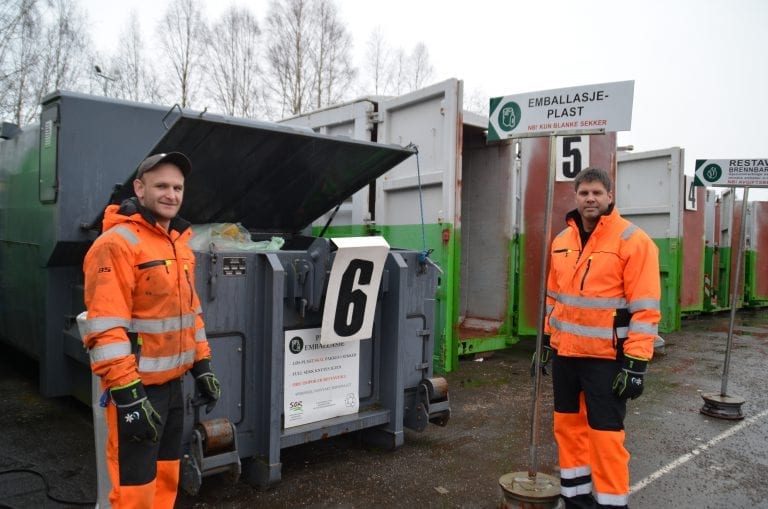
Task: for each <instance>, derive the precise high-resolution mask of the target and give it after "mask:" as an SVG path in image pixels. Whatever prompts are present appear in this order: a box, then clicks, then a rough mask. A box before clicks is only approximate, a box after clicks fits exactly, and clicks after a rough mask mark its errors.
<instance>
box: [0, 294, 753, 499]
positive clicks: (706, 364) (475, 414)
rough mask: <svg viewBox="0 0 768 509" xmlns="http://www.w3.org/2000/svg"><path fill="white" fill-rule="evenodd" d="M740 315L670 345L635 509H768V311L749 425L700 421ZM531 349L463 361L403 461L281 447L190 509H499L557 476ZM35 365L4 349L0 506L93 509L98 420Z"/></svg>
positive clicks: (735, 352) (740, 381) (746, 350)
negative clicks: (511, 481) (518, 481)
mask: <svg viewBox="0 0 768 509" xmlns="http://www.w3.org/2000/svg"><path fill="white" fill-rule="evenodd" d="M729 318H730V316H729V314H728V313H722V314H717V315H708V316H701V317H694V318H689V319H686V320H684V321H683V329H682V330H681V331H678V332H675V333H672V334H667V335H665V340H666V344H665V346H664V348H663V351H660V352H658V353H657V355H656V357H655V358H654V360H653V362H652V363H651V366H650V372H649V375H648V376H647V378H646V390H645V393H644V394H643V396H642V397H641V398H639V399H637V400H635V401H631V402H630V403H629V407H628V416H627V420H626V428H627V447H628V449H629V450H630V452H631V454H632V459H631V461H630V470H631V484H632V494H631V496H630V507H632V508H633V509H659V508H676V509H677V508H691V509H702V508H711V509H720V508H768V481H766V480H768V440H766V437H767V436H768V390H766V386H767V384H766V372H767V371H768V310H765V309H762V310H755V311H743V310H741V311H739V312H738V313H737V314H736V323H735V327H734V334H733V336H732V345H731V349H730V361H729V365H728V366H729V369H728V380H727V385H726V394H727V395H728V396H730V397H736V398H742V399H743V400H744V404H743V405H742V406H741V411H742V414H743V419H740V420H731V419H722V418H713V417H710V416H707V415H704V414H702V413H700V409H701V408H702V406H703V404H704V400H703V399H702V394H706V393H712V394H714V395H718V394H720V393H721V389H722V382H723V377H722V374H723V368H724V362H725V352H726V343H727V336H728V324H729ZM532 349H533V346H532V344H531V342H530V341H524V342H522V343H521V344H518V345H515V346H514V347H512V348H509V349H507V350H503V351H497V352H493V353H492V354H487V355H485V356H478V357H467V358H463V359H462V360H461V361H460V363H459V367H458V369H457V370H456V371H455V372H453V373H450V374H448V375H447V376H446V378H447V379H448V382H449V396H450V399H451V409H452V416H451V420H450V421H449V423H448V425H447V426H445V427H437V426H433V425H431V426H430V427H429V428H427V430H425V431H424V432H422V433H416V432H411V431H407V432H406V436H405V445H404V446H403V447H401V448H399V449H397V450H395V451H388V450H380V449H377V448H372V447H368V446H366V445H365V441H364V440H363V437H362V436H360V435H359V434H358V433H352V434H348V435H344V436H341V437H336V438H333V439H328V440H322V441H318V442H313V443H309V444H304V445H300V446H296V447H291V448H288V449H284V450H283V451H282V458H281V459H282V462H283V465H282V481H281V482H280V483H278V484H277V485H275V486H273V487H271V488H270V489H268V490H259V489H256V488H254V487H251V486H249V485H247V484H246V483H243V482H237V483H234V484H233V483H232V482H231V481H230V480H228V479H225V478H223V477H221V476H212V477H208V478H206V479H205V480H204V483H203V487H202V489H201V491H200V493H199V494H198V495H197V496H190V495H187V494H183V493H182V494H180V496H179V498H178V501H177V507H179V508H210V507H227V508H250V507H275V508H281V507H286V508H287V507H307V508H363V507H366V508H367V507H393V508H394V507H434V508H495V507H498V505H499V502H500V501H501V500H502V493H501V489H500V487H499V482H498V481H499V478H500V477H501V476H502V475H504V474H506V473H509V472H517V471H527V470H529V469H530V467H531V460H532V458H533V459H534V460H535V461H536V463H537V471H538V472H541V473H546V474H550V475H555V476H556V475H557V468H556V455H557V448H556V446H555V444H554V440H553V437H552V418H551V411H552V397H551V380H550V378H549V377H545V378H544V379H543V381H542V390H541V392H540V394H539V405H538V407H539V413H538V418H537V419H536V422H537V429H538V434H537V437H536V440H535V443H536V445H537V446H536V447H535V448H534V449H533V450H532V448H531V445H532V440H531V428H532V426H531V424H532V419H531V415H532V414H531V412H532V408H533V405H532V396H533V393H534V391H533V383H532V381H531V378H530V374H529V361H530V355H531V352H532ZM36 387H37V365H36V363H34V362H32V361H30V360H29V359H27V358H25V357H23V356H21V355H18V354H16V353H14V352H12V351H8V350H6V349H4V348H0V433H2V439H1V441H0V444H1V446H0V508H5V507H13V508H60V507H89V506H90V507H93V503H94V502H95V500H96V461H95V452H94V445H93V425H92V422H91V414H90V408H89V407H87V406H85V405H83V404H82V403H80V402H78V401H76V400H74V399H71V398H53V399H46V398H42V397H40V396H39V395H38V393H37V388H36Z"/></svg>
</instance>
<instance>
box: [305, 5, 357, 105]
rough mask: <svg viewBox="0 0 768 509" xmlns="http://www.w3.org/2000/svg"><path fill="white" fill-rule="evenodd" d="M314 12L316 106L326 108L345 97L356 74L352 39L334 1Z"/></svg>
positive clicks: (315, 7) (313, 58) (313, 46)
mask: <svg viewBox="0 0 768 509" xmlns="http://www.w3.org/2000/svg"><path fill="white" fill-rule="evenodd" d="M314 11H315V15H314V16H313V17H312V19H314V20H315V24H314V26H313V27H312V28H313V29H314V32H315V34H316V35H315V37H314V39H313V40H314V42H315V44H314V45H312V48H311V56H312V63H313V71H314V74H315V76H314V82H315V86H314V90H315V92H314V103H315V106H316V107H317V108H322V107H323V106H327V105H329V104H333V103H336V102H338V101H339V100H341V99H342V98H343V97H344V94H345V93H346V91H347V90H348V89H349V86H350V85H351V83H352V81H353V80H354V78H355V74H356V73H355V70H354V68H353V67H352V64H351V60H350V56H349V51H350V48H351V47H352V39H351V37H350V36H349V33H348V32H347V31H346V29H345V28H344V26H343V25H342V24H341V22H340V21H339V16H338V9H337V8H336V5H335V4H334V3H333V1H332V0H316V4H315V6H314Z"/></svg>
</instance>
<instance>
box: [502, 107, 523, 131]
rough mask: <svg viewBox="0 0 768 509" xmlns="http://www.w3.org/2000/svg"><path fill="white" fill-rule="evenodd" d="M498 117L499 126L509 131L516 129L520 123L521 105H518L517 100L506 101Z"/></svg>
mask: <svg viewBox="0 0 768 509" xmlns="http://www.w3.org/2000/svg"><path fill="white" fill-rule="evenodd" d="M498 112H499V114H498V117H497V119H496V121H497V122H498V126H499V127H500V128H501V129H502V130H504V131H507V132H510V131H514V130H515V127H517V126H518V124H520V120H521V118H520V117H521V116H522V115H521V111H520V105H518V104H517V103H516V102H515V101H509V102H507V103H505V104H504V105H503V106H502V107H501V108H499V109H498Z"/></svg>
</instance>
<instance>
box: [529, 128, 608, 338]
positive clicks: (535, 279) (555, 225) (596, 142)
mask: <svg viewBox="0 0 768 509" xmlns="http://www.w3.org/2000/svg"><path fill="white" fill-rule="evenodd" d="M589 139H590V141H589V143H590V144H589V147H590V161H589V165H590V166H599V167H602V168H605V169H606V170H607V171H608V172H609V173H610V174H611V176H612V177H614V180H615V176H616V133H607V134H605V135H601V136H590V137H589ZM557 140H558V141H559V140H560V138H557ZM521 152H522V155H521V157H522V175H521V182H522V184H521V185H522V188H521V190H522V192H521V198H522V205H521V224H522V227H521V230H520V236H519V255H518V268H517V270H518V272H519V279H518V281H519V283H518V285H517V289H516V292H517V299H516V300H517V302H518V313H517V320H518V322H517V333H518V334H519V335H535V334H536V331H537V328H538V325H539V324H538V315H539V295H540V292H541V289H540V278H541V270H542V267H541V260H542V251H541V249H542V244H543V241H544V232H545V231H546V229H545V225H544V216H545V210H544V209H545V205H546V193H547V179H548V175H549V138H528V139H524V140H523V141H522V148H521ZM585 166H586V165H585ZM574 199H575V193H574V187H573V182H569V181H565V182H556V183H555V188H554V202H553V206H552V214H551V216H550V219H551V221H550V223H551V225H552V226H551V235H552V237H554V236H555V235H557V234H558V233H560V231H562V230H563V228H565V215H566V214H567V213H568V212H569V211H570V210H573V208H574V207H575V202H574ZM550 241H551V239H550Z"/></svg>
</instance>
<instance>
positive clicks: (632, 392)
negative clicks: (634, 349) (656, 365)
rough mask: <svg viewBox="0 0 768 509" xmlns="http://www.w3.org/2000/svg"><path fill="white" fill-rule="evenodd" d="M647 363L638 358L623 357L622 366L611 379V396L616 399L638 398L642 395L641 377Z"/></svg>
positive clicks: (643, 374)
mask: <svg viewBox="0 0 768 509" xmlns="http://www.w3.org/2000/svg"><path fill="white" fill-rule="evenodd" d="M647 367H648V361H647V360H645V359H640V358H638V357H630V356H629V355H625V356H624V365H623V366H622V367H621V371H619V374H618V375H616V378H614V379H613V395H614V396H616V397H617V398H621V399H627V398H632V399H635V398H638V397H639V396H640V395H641V394H642V393H643V377H644V376H645V370H646V368H647Z"/></svg>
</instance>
